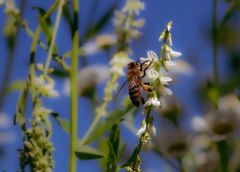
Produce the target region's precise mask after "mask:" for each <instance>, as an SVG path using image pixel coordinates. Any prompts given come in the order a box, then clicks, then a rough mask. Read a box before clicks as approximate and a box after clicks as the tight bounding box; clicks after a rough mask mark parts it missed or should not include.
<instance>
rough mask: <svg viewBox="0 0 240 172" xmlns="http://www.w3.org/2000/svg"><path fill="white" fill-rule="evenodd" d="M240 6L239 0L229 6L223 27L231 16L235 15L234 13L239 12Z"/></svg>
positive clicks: (222, 23)
mask: <svg viewBox="0 0 240 172" xmlns="http://www.w3.org/2000/svg"><path fill="white" fill-rule="evenodd" d="M239 8H240V3H239V2H238V0H237V1H235V2H233V3H232V4H231V5H230V7H229V8H228V10H227V12H226V13H225V15H224V17H223V19H222V22H221V25H220V26H221V28H222V27H223V26H224V25H225V24H226V23H227V22H228V21H229V20H230V19H231V17H232V16H233V15H234V13H236V12H237V10H238V9H239Z"/></svg>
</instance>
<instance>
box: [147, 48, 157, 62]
mask: <svg viewBox="0 0 240 172" xmlns="http://www.w3.org/2000/svg"><path fill="white" fill-rule="evenodd" d="M147 57H148V58H149V59H150V60H151V61H152V60H153V61H158V56H157V54H156V53H155V52H154V51H151V50H150V51H148V52H147Z"/></svg>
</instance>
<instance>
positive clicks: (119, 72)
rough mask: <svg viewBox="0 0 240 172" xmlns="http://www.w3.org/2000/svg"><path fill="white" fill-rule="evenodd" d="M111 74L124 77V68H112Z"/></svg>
mask: <svg viewBox="0 0 240 172" xmlns="http://www.w3.org/2000/svg"><path fill="white" fill-rule="evenodd" d="M110 72H111V73H117V74H118V75H120V76H123V75H124V71H123V68H120V67H118V66H113V67H111V69H110Z"/></svg>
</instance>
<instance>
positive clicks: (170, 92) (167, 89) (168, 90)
mask: <svg viewBox="0 0 240 172" xmlns="http://www.w3.org/2000/svg"><path fill="white" fill-rule="evenodd" d="M162 93H163V94H164V95H169V96H170V95H172V94H173V92H172V90H170V89H169V88H167V87H164V88H163V90H162Z"/></svg>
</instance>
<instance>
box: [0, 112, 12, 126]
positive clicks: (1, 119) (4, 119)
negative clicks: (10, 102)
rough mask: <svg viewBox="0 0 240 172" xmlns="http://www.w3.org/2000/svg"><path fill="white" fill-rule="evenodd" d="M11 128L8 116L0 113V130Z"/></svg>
mask: <svg viewBox="0 0 240 172" xmlns="http://www.w3.org/2000/svg"><path fill="white" fill-rule="evenodd" d="M10 126H11V119H10V116H9V115H8V114H6V113H4V112H0V128H8V127H10Z"/></svg>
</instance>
